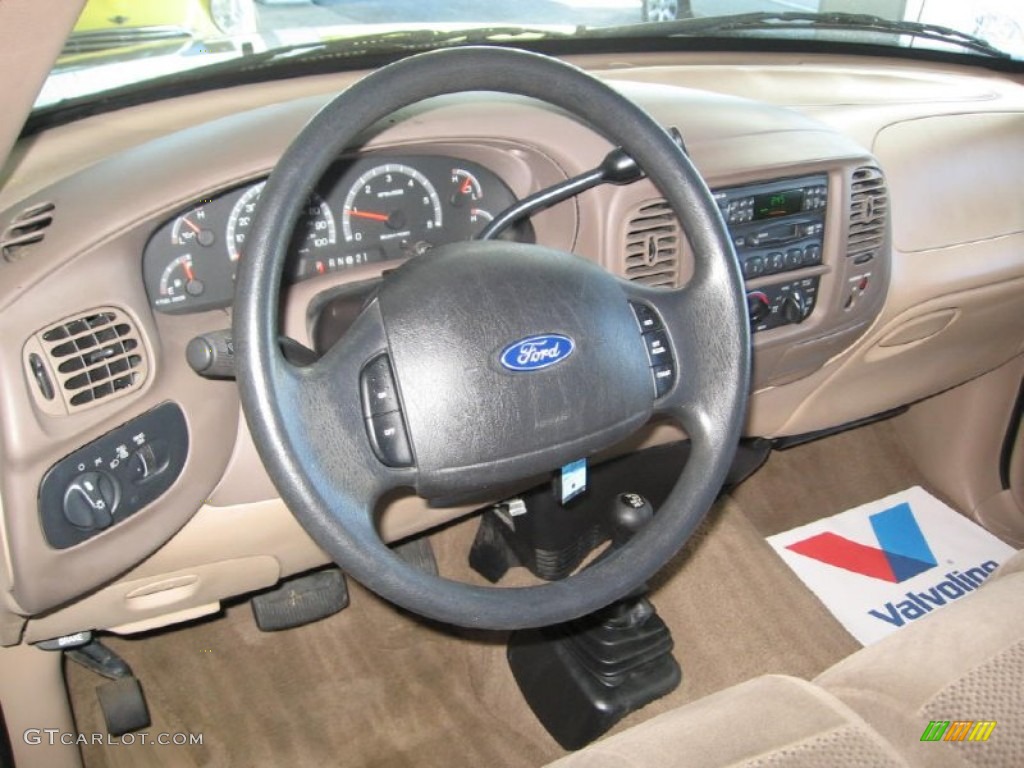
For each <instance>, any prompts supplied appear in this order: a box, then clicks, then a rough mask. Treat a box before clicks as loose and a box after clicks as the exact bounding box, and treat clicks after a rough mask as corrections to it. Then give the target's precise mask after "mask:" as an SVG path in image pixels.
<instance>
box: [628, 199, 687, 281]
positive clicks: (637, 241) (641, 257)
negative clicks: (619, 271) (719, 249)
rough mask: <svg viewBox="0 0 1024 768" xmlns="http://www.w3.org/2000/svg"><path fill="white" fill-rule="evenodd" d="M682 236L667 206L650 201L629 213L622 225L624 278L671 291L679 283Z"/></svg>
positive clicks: (657, 201)
mask: <svg viewBox="0 0 1024 768" xmlns="http://www.w3.org/2000/svg"><path fill="white" fill-rule="evenodd" d="M681 240H682V237H681V233H680V228H679V222H678V221H677V220H676V217H675V214H673V213H672V209H671V208H670V207H669V205H668V203H667V202H665V201H664V200H654V201H649V202H646V203H643V204H641V205H639V206H637V207H636V208H635V209H633V210H632V211H631V212H630V215H629V220H628V224H627V225H626V265H625V266H626V270H625V271H626V277H627V279H629V280H635V281H636V282H638V283H643V284H645V285H650V286H655V287H663V288H674V287H675V286H676V284H677V282H678V280H679V254H680V247H681V246H680V243H681Z"/></svg>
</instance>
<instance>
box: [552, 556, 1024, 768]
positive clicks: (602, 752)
mask: <svg viewBox="0 0 1024 768" xmlns="http://www.w3.org/2000/svg"><path fill="white" fill-rule="evenodd" d="M932 720H938V721H949V722H951V723H953V722H956V721H960V722H966V721H980V720H984V721H995V722H996V726H995V728H994V729H993V730H992V732H991V735H990V737H989V739H988V740H987V741H986V742H983V743H980V742H954V741H949V742H946V741H936V742H932V741H926V742H923V741H921V737H922V735H923V733H924V731H925V728H926V727H927V726H928V724H929V722H930V721H932ZM551 765H552V768H554V767H555V766H557V768H605V767H607V768H611V766H627V767H634V768H640V767H641V766H644V767H647V766H658V768H676V767H679V768H682V767H683V766H709V767H710V766H714V767H716V768H717V767H719V766H722V767H724V766H730V767H733V768H755V766H756V767H758V768H760V767H761V766H780V767H781V766H787V767H790V766H792V767H795V768H803V767H804V766H808V768H810V767H811V766H825V765H828V766H835V767H836V768H844V767H845V766H851V767H852V766H865V765H874V766H880V767H882V766H886V767H887V766H907V765H909V766H928V767H929V768H931V767H932V766H938V767H939V768H942V767H943V766H949V768H974V766H979V767H980V766H985V768H989V767H992V768H1011V767H1012V768H1018V767H1019V766H1022V765H1024V553H1018V554H1017V555H1016V556H1014V558H1012V559H1011V560H1010V561H1008V562H1007V563H1006V564H1005V565H1004V566H1003V567H1002V568H1001V569H1000V571H999V572H998V573H997V574H996V575H994V576H993V578H992V579H991V580H990V583H988V584H986V585H985V587H983V588H982V589H979V590H978V591H977V592H975V593H973V594H972V595H970V596H969V597H967V598H965V599H963V600H959V601H957V602H956V603H953V604H952V605H949V606H947V607H945V608H943V609H942V610H941V611H937V612H935V613H933V614H931V615H929V616H926V617H924V618H922V619H919V620H918V621H916V622H914V623H913V624H911V625H910V626H907V627H904V628H902V629H901V630H900V631H898V632H896V633H895V634H893V635H892V636H890V637H888V638H886V639H885V640H882V641H881V642H878V643H876V644H874V645H872V646H869V647H867V648H864V649H862V650H860V651H858V652H857V653H854V654H852V655H851V656H849V657H848V658H846V659H844V660H843V661H841V662H839V663H838V664H836V665H835V666H833V667H831V668H830V669H828V670H826V671H825V672H823V673H822V674H821V675H819V676H818V677H817V678H815V680H814V681H813V682H807V681H804V680H798V679H796V678H792V677H784V676H777V675H768V676H764V677H760V678H756V679H754V680H750V681H747V682H745V683H741V684H740V685H737V686H734V687H732V688H728V689H726V690H724V691H720V692H718V693H715V694H713V695H711V696H707V697H705V698H703V699H700V700H698V701H695V702H692V703H690V704H688V705H686V706H683V707H680V708H678V709H675V710H673V711H671V712H666V713H665V714H663V715H660V716H659V717H656V718H652V719H651V720H648V721H646V722H644V723H641V724H640V725H637V726H635V727H633V728H630V729H629V730H627V731H624V732H622V733H619V734H616V735H615V736H612V737H609V738H607V739H604V740H602V741H598V742H596V743H594V744H591V745H590V746H588V747H587V748H585V749H583V750H580V751H579V752H576V753H574V754H572V755H568V756H566V757H564V758H562V759H560V760H558V761H556V762H554V763H552V764H551Z"/></svg>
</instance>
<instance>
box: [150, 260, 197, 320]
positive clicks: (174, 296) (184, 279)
mask: <svg viewBox="0 0 1024 768" xmlns="http://www.w3.org/2000/svg"><path fill="white" fill-rule="evenodd" d="M205 290H206V286H205V285H204V284H203V281H202V280H200V279H199V278H198V277H196V272H195V265H194V264H193V262H192V255H191V254H189V253H183V254H181V256H178V257H177V258H176V259H174V261H172V262H171V263H170V264H168V265H167V267H166V268H165V269H164V271H163V273H161V275H160V285H159V295H158V296H157V298H156V301H155V302H153V303H154V304H155V305H156V306H158V307H165V306H170V305H173V304H178V303H180V302H182V301H186V300H187V299H188V298H189V297H195V296H201V295H202V294H203V291H205Z"/></svg>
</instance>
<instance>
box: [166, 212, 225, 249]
mask: <svg viewBox="0 0 1024 768" xmlns="http://www.w3.org/2000/svg"><path fill="white" fill-rule="evenodd" d="M216 240H217V237H216V235H214V233H213V230H212V229H210V228H209V227H207V225H206V208H205V207H203V206H200V207H198V208H193V209H192V210H191V211H189V212H188V213H185V214H182V215H181V216H179V217H178V218H177V219H176V220H175V221H174V226H173V227H171V243H172V244H173V245H184V246H191V245H195V244H197V243H198V244H199V245H201V246H203V247H204V248H208V247H209V246H211V245H213V244H214V242H215V241H216Z"/></svg>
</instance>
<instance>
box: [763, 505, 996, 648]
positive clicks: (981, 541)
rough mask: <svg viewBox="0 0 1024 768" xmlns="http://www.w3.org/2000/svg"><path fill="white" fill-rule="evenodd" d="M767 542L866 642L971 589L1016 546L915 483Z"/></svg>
mask: <svg viewBox="0 0 1024 768" xmlns="http://www.w3.org/2000/svg"><path fill="white" fill-rule="evenodd" d="M768 543H769V544H771V546H772V548H773V549H774V550H775V551H776V552H778V553H779V555H780V556H781V557H782V560H783V562H785V563H786V565H787V566H789V567H790V568H791V569H792V570H793V572H794V573H795V574H796V576H797V577H798V578H799V579H800V580H801V581H802V582H803V583H804V584H805V585H807V588H808V589H810V590H811V591H812V592H813V593H814V594H815V595H817V596H818V598H819V599H820V600H821V601H822V603H824V605H825V606H826V607H827V608H828V609H829V610H830V611H831V612H832V614H833V615H834V616H835V617H836V618H837V619H838V620H839V621H840V623H841V624H842V625H843V626H844V627H845V628H846V629H847V630H848V631H849V632H850V634H852V635H853V636H854V637H855V638H857V640H859V641H860V642H862V643H864V644H865V645H869V644H871V643H874V642H877V641H878V640H881V639H882V638H883V637H885V636H886V635H888V634H889V633H891V632H893V631H895V630H896V629H897V628H899V627H902V626H904V625H906V624H908V623H910V622H913V621H915V620H916V619H919V618H922V617H923V616H927V615H928V614H930V613H932V612H933V611H935V610H936V609H940V608H942V607H943V606H946V605H949V604H950V603H953V602H956V601H957V600H959V599H961V598H962V597H965V596H967V595H969V594H970V593H972V592H973V591H974V590H976V589H978V588H979V587H980V586H981V585H982V584H984V583H985V582H986V581H987V580H988V578H989V576H990V575H991V574H992V573H993V572H994V571H995V569H996V568H998V567H999V563H1001V562H1004V561H1005V560H1006V559H1007V558H1008V557H1012V556H1013V553H1014V549H1013V548H1012V547H1010V546H1009V545H1007V544H1006V543H1004V542H1002V541H1000V540H999V539H998V538H996V537H995V536H993V535H992V534H991V533H989V532H988V531H986V530H985V529H984V528H982V527H981V526H980V525H978V524H977V523H975V522H974V521H972V520H970V519H969V518H968V517H967V516H965V515H963V514H961V513H960V512H958V511H957V510H955V509H953V508H952V507H950V506H949V505H947V504H945V503H943V502H942V501H941V500H939V499H937V498H935V497H934V496H933V495H931V494H930V493H928V492H927V491H926V490H925V489H924V488H920V487H918V486H914V487H912V488H907V489H906V490H903V491H899V492H898V493H893V494H891V495H889V496H886V497H885V498H883V499H878V500H876V501H870V502H868V503H866V504H862V505H860V506H858V507H854V508H852V509H847V510H846V511H844V512H840V513H839V514H836V515H830V516H829V517H822V518H820V519H818V520H815V521H813V522H810V523H806V524H804V525H800V526H798V527H796V528H793V529H792V530H789V531H783V532H782V533H776V534H774V535H772V536H769V537H768Z"/></svg>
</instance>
